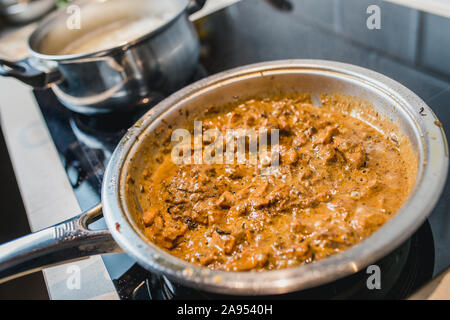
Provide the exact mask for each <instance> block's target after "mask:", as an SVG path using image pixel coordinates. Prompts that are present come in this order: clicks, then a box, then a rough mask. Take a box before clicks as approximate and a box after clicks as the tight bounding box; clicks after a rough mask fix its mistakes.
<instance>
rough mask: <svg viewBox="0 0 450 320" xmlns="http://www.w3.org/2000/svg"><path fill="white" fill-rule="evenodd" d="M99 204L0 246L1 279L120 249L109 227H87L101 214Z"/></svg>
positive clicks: (116, 251)
mask: <svg viewBox="0 0 450 320" xmlns="http://www.w3.org/2000/svg"><path fill="white" fill-rule="evenodd" d="M101 215H102V206H101V204H99V205H98V206H96V207H94V208H92V209H90V210H88V211H86V212H84V213H82V214H80V215H78V216H76V217H74V218H72V219H69V220H66V221H64V222H61V223H59V224H56V225H54V226H52V227H49V228H46V229H43V230H41V231H37V232H34V233H31V234H29V235H26V236H24V237H22V238H19V239H16V240H12V241H10V242H7V243H5V244H3V245H1V246H0V283H3V282H6V281H8V280H11V279H14V278H17V277H20V276H23V275H26V274H29V273H32V272H35V271H39V270H42V269H44V268H47V267H50V266H55V265H58V264H62V263H67V262H69V261H75V260H80V259H82V258H85V257H88V256H91V255H96V254H103V253H120V252H123V251H122V250H121V249H120V247H119V246H118V245H117V244H116V242H115V241H114V239H113V238H112V236H111V233H110V232H109V231H108V230H90V229H89V228H88V225H89V224H90V223H91V222H93V221H95V220H96V219H98V218H100V217H101Z"/></svg>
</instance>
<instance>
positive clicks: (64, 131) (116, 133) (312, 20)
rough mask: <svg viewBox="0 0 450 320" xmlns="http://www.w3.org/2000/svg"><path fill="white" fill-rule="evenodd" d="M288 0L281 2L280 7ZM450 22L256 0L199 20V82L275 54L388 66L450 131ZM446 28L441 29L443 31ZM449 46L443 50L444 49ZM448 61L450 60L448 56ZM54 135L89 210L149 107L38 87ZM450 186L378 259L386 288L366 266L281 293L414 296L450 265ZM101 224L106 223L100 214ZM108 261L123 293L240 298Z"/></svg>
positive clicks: (396, 11)
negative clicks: (377, 19) (69, 99)
mask: <svg viewBox="0 0 450 320" xmlns="http://www.w3.org/2000/svg"><path fill="white" fill-rule="evenodd" d="M369 2H370V3H369ZM280 3H281V5H280ZM374 3H376V4H378V5H379V6H380V8H381V13H382V17H383V18H382V19H383V20H382V21H383V22H382V29H380V30H369V29H367V28H366V25H365V23H366V19H367V14H366V8H367V7H368V6H369V5H370V4H374ZM439 23H440V24H443V25H440V26H438V28H437V29H438V30H439V29H443V30H445V29H446V27H447V29H448V28H450V20H445V19H444V20H442V19H441V18H439V17H436V16H433V15H428V14H424V13H422V12H419V11H416V10H413V9H408V8H404V7H400V6H396V5H392V4H388V3H385V2H381V1H365V0H346V1H333V2H332V4H330V2H326V3H325V2H324V1H312V0H298V1H281V2H280V1H259V0H246V1H243V2H240V3H237V4H234V5H232V6H230V7H228V8H226V9H223V10H221V11H218V12H216V13H214V14H212V15H210V16H208V17H206V18H202V19H201V20H200V21H197V22H196V26H197V29H198V32H199V34H200V37H201V39H202V57H201V65H199V67H198V69H197V72H196V74H195V76H194V77H193V78H192V81H195V80H198V79H200V78H202V77H204V76H206V75H207V74H213V73H216V72H219V71H223V70H226V69H229V68H232V67H235V66H239V65H245V64H249V63H255V62H260V61H267V60H275V59H288V58H297V59H328V60H336V61H342V62H347V63H353V64H357V65H360V66H363V67H366V68H370V69H373V70H375V71H378V72H381V73H384V74H385V75H387V76H389V77H392V78H393V79H395V80H397V81H399V82H401V83H403V84H404V85H406V86H407V87H409V88H410V89H411V90H413V91H415V92H416V93H417V94H418V95H419V96H420V97H421V98H422V99H424V100H425V102H426V103H427V104H428V105H429V106H430V107H431V108H432V109H433V110H434V111H435V113H436V114H437V115H438V117H439V118H440V119H441V122H442V124H443V126H444V129H446V130H447V132H449V130H450V109H449V108H446V107H447V106H446V104H447V101H448V100H449V99H450V62H449V61H450V59H447V60H445V62H444V61H442V63H444V65H443V66H435V65H433V64H432V63H430V62H428V60H429V56H433V54H435V55H436V54H440V53H436V52H438V51H439V50H441V46H442V45H444V46H445V45H448V46H449V49H450V41H449V42H448V43H447V44H446V43H443V42H442V41H440V42H439V43H437V44H436V43H435V42H433V41H434V40H433V38H432V37H431V36H430V37H429V36H428V35H429V34H433V33H431V31H430V30H429V29H430V28H436V24H439ZM437 32H438V31H437ZM449 51H450V50H449ZM439 52H440V51H439ZM445 63H446V64H447V65H446V64H445ZM35 96H36V100H37V103H38V104H39V106H40V108H41V110H42V114H43V116H44V119H45V121H46V122H47V125H48V127H49V131H50V134H51V136H52V138H53V140H54V143H55V145H56V148H57V150H58V152H59V154H60V157H61V161H62V163H63V165H64V166H65V168H66V172H67V176H68V178H69V180H70V182H71V184H72V187H73V190H74V193H75V196H76V198H77V199H78V202H79V204H80V206H81V208H82V209H83V210H86V209H88V208H90V207H92V206H94V205H96V204H97V203H98V202H99V201H100V188H101V183H102V178H103V172H104V169H105V166H106V164H107V162H108V160H109V158H110V156H111V154H112V152H113V150H114V148H115V146H116V145H117V143H118V142H119V140H120V138H121V137H122V136H123V135H124V134H125V132H126V130H127V128H128V127H129V126H131V125H132V124H133V123H134V122H135V121H136V120H137V119H138V118H139V117H140V116H141V115H142V114H143V113H144V112H145V111H146V110H147V109H148V108H151V107H152V106H153V105H154V104H156V103H157V102H158V101H160V100H161V99H162V98H163V97H162V96H159V95H155V97H152V99H151V102H150V103H149V104H148V106H147V108H142V110H141V111H138V112H134V113H129V114H112V115H105V116H96V117H93V116H90V117H87V116H83V115H78V114H75V113H73V112H71V111H69V110H67V109H65V108H64V107H63V106H62V105H61V104H60V103H59V102H58V101H57V99H56V97H55V96H54V94H53V93H52V92H51V91H50V90H44V91H35ZM449 194H450V184H449V183H448V182H447V186H446V190H445V191H444V195H443V196H442V198H441V200H440V202H439V203H438V205H437V207H436V209H435V210H434V212H433V213H432V214H431V216H430V218H429V219H428V220H427V222H426V223H425V224H424V225H423V226H422V227H421V228H420V229H419V230H418V231H417V232H416V233H415V234H414V236H412V237H411V238H410V239H409V240H408V241H407V242H405V243H404V244H403V245H402V246H401V247H399V248H398V249H397V250H395V251H394V252H393V253H391V254H390V255H388V256H386V257H385V258H383V259H382V260H380V261H378V262H377V263H376V264H377V265H378V266H380V269H381V270H382V288H381V290H368V289H367V285H366V279H367V277H368V275H367V273H366V272H365V270H361V271H360V272H358V273H356V274H355V275H352V276H350V277H347V278H344V279H341V280H339V281H336V282H334V283H331V284H328V285H325V286H321V287H318V288H314V289H309V290H305V291H302V292H297V293H293V294H288V295H282V296H277V297H278V298H280V297H282V298H288V299H297V298H326V299H329V298H337V299H339V298H369V299H370V298H373V299H377V298H394V299H400V298H405V297H407V296H408V295H409V294H411V293H412V292H413V291H414V290H416V289H417V288H418V287H419V286H420V285H422V284H423V283H424V282H425V281H427V280H429V279H431V277H432V276H433V275H436V274H437V273H438V272H440V271H442V270H443V269H444V268H445V267H447V266H449V265H450V251H449V246H448V244H449V243H450V234H449V233H450V232H449V230H448V224H449V223H448V222H449V220H448V217H449V208H450V196H449ZM96 223H97V224H98V227H102V226H104V222H103V221H102V220H99V221H98V222H96ZM103 261H104V263H105V265H106V267H107V269H108V272H109V274H110V276H111V279H113V282H114V284H115V286H116V289H117V291H118V293H119V296H120V297H121V298H122V299H179V298H181V299H196V298H197V299H211V298H218V297H220V298H230V297H229V296H227V297H224V296H220V295H215V294H210V293H206V292H201V291H198V290H193V289H189V288H186V287H182V286H179V285H176V284H173V283H171V282H170V281H168V280H167V279H166V278H164V277H161V276H158V275H154V274H150V273H149V272H147V271H145V270H144V269H142V268H141V267H139V266H138V265H137V264H135V262H134V261H133V260H131V259H130V258H129V257H128V256H126V255H124V254H120V255H105V256H103Z"/></svg>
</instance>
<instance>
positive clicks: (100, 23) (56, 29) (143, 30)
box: [0, 0, 205, 114]
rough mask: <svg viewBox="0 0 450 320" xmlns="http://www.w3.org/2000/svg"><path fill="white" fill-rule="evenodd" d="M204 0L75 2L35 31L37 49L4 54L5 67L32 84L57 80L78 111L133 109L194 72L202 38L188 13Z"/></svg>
mask: <svg viewBox="0 0 450 320" xmlns="http://www.w3.org/2000/svg"><path fill="white" fill-rule="evenodd" d="M204 2H205V1H204V0H197V1H190V2H189V1H187V0H169V1H156V0H130V1H121V0H106V1H103V0H95V1H86V0H85V1H75V2H72V3H71V4H70V5H69V6H68V7H67V8H62V9H60V10H57V11H56V12H54V13H52V14H50V15H49V16H48V17H46V18H45V19H44V20H43V21H42V22H41V23H40V25H39V26H38V27H37V29H36V30H35V31H34V32H33V33H32V34H31V36H30V38H29V41H28V46H29V50H30V53H31V57H30V58H28V59H26V60H23V61H18V62H11V61H5V60H0V74H2V75H4V76H12V77H15V78H17V79H19V80H21V81H23V82H25V83H28V84H30V85H31V86H33V87H38V88H42V87H48V86H51V87H52V89H53V91H54V93H55V94H56V96H57V97H58V99H59V100H60V101H61V102H62V103H63V104H64V105H65V106H66V107H68V108H69V109H71V110H73V111H76V112H80V113H84V114H99V113H108V112H112V111H129V110H130V109H131V108H135V107H139V106H141V105H145V104H146V103H148V102H149V99H151V98H152V97H153V96H155V95H158V93H161V94H164V95H167V93H168V92H173V91H174V90H177V89H179V88H181V87H182V86H184V85H185V83H186V81H187V80H188V79H189V78H190V77H191V76H192V75H193V72H194V71H195V68H196V65H197V61H198V55H199V41H198V38H197V34H196V32H195V30H194V27H193V25H192V23H191V22H190V21H189V14H190V13H193V12H195V11H197V10H199V9H200V8H201V7H202V5H203V4H204ZM103 34H105V35H109V36H110V39H109V42H108V41H106V40H105V39H103V41H102V39H99V36H101V35H103ZM124 34H125V35H127V37H125V36H124ZM86 42H90V43H91V46H90V47H89V46H85V47H83V49H84V50H81V51H80V50H78V51H71V50H67V48H69V47H70V46H73V45H74V43H81V44H83V43H86ZM96 45H98V47H96Z"/></svg>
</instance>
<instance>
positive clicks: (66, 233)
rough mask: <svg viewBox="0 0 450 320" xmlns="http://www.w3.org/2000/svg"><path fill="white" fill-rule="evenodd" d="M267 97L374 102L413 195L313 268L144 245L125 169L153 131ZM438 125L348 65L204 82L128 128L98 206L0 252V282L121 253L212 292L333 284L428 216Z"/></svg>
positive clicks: (403, 94) (444, 164)
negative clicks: (201, 262)
mask: <svg viewBox="0 0 450 320" xmlns="http://www.w3.org/2000/svg"><path fill="white" fill-rule="evenodd" d="M271 92H274V93H280V92H283V93H291V92H297V93H298V92H308V93H311V95H312V98H313V101H314V99H318V96H319V95H320V94H321V93H335V92H338V93H345V94H349V95H352V96H357V97H360V98H362V99H363V100H365V101H368V102H370V103H372V104H373V106H374V108H375V110H376V111H377V112H379V113H380V114H381V115H382V116H384V117H386V118H388V119H393V121H394V122H396V123H397V124H398V126H399V128H400V130H401V131H402V132H403V133H404V134H405V135H406V136H407V137H408V138H409V139H410V141H411V144H412V146H413V149H414V151H415V153H416V155H417V159H418V163H419V168H418V173H417V179H416V182H415V185H414V188H413V190H412V192H411V194H410V196H409V198H408V199H407V200H406V202H405V203H404V204H403V206H402V207H401V208H400V210H399V211H398V212H397V213H396V214H395V215H394V216H393V217H392V218H391V219H390V220H389V221H388V222H387V223H386V224H385V225H384V226H382V227H381V228H380V229H378V231H376V232H375V233H374V234H373V235H371V236H370V237H368V238H367V239H365V240H364V241H362V242H360V243H359V244H357V245H355V246H353V247H351V248H350V249H348V250H346V251H344V252H342V253H338V254H336V255H333V256H330V257H328V258H325V259H323V260H320V261H317V262H314V263H311V264H307V265H301V266H298V267H292V268H288V269H282V270H273V271H261V272H251V271H245V272H227V271H217V270H211V269H208V268H206V267H200V266H197V265H193V264H190V263H188V262H186V261H183V260H181V259H178V258H176V257H174V256H172V255H170V254H169V253H168V252H166V251H164V250H162V249H160V248H158V247H157V246H156V245H154V244H153V243H150V242H149V241H148V240H146V238H145V236H144V235H143V233H142V230H141V228H140V226H139V223H138V222H137V221H138V220H137V219H136V216H135V215H136V212H135V211H133V210H129V208H128V206H129V204H128V203H129V202H128V201H127V198H126V196H125V195H126V194H125V185H126V179H127V176H128V175H129V174H130V172H132V171H130V170H131V168H132V167H133V166H136V165H139V158H140V155H142V154H143V151H144V150H145V149H147V150H148V146H147V145H146V141H148V140H147V139H149V137H150V136H151V135H152V133H154V132H157V131H155V130H157V129H159V128H163V127H165V126H166V125H167V124H170V123H174V121H176V120H177V119H179V117H180V111H183V112H181V113H183V114H184V111H191V112H192V111H193V110H196V109H198V108H206V107H207V106H210V105H211V104H215V105H221V104H222V103H226V102H229V101H232V100H233V99H235V97H236V96H237V97H239V98H242V99H245V98H248V97H251V96H254V95H258V94H263V93H271ZM316 101H317V100H316ZM393 106H395V108H393ZM422 111H424V112H422ZM424 113H425V114H426V116H423V114H424ZM437 121H438V120H437V118H436V116H435V115H434V113H433V111H432V110H431V109H430V108H429V107H428V106H427V105H426V104H425V103H424V102H423V101H422V100H421V99H420V98H419V97H417V96H416V95H415V94H414V93H413V92H411V91H410V90H408V89H407V88H405V87H404V86H402V85H401V84H399V83H397V82H395V81H393V80H391V79H389V78H387V77H385V76H383V75H381V74H379V73H376V72H373V71H370V70H367V69H364V68H361V67H356V66H353V65H349V64H343V63H337V62H330V61H321V60H285V61H274V62H266V63H260V64H255V65H250V66H245V67H241V68H237V69H233V70H230V71H226V72H223V73H220V74H217V75H214V76H211V77H208V78H206V79H203V80H200V81H198V82H196V83H194V84H192V85H190V86H188V87H186V88H184V89H182V90H180V91H178V92H176V93H175V94H173V95H171V96H170V97H168V98H167V99H165V100H164V101H162V102H161V103H159V104H158V105H157V106H156V107H154V108H153V109H152V110H150V111H148V112H147V113H146V115H144V116H143V117H142V118H141V120H139V121H138V122H137V123H136V124H135V125H134V126H133V127H131V128H130V130H129V131H128V133H127V134H126V135H125V136H124V138H123V139H122V141H121V142H120V144H119V145H118V146H117V148H116V150H115V151H114V154H113V155H112V158H111V160H110V163H109V165H108V167H107V169H106V172H105V175H104V179H103V187H102V204H101V206H100V205H99V206H98V207H96V208H94V209H92V210H90V211H89V212H87V213H84V214H82V215H81V216H78V217H75V218H74V219H72V220H70V221H67V222H64V223H62V224H60V225H57V226H54V227H50V228H48V229H45V230H43V231H39V232H37V233H34V234H31V235H29V236H26V237H24V238H21V239H18V240H15V241H12V242H9V243H7V244H4V245H3V246H0V279H2V280H1V281H5V280H8V279H11V278H14V277H16V276H18V274H24V273H27V272H30V270H31V271H34V270H38V269H41V268H42V267H43V266H44V267H45V266H48V265H53V264H55V263H57V262H60V261H61V260H64V261H69V260H73V259H76V258H80V257H82V256H88V255H92V254H99V253H106V252H117V251H118V250H120V249H119V247H120V248H122V249H123V250H124V251H125V252H126V253H127V254H128V255H130V256H131V257H132V258H134V259H136V261H137V262H138V263H139V264H140V265H142V266H143V267H145V268H147V269H148V270H150V271H153V272H158V273H162V274H164V275H166V276H167V277H169V278H170V279H172V280H174V281H176V282H179V283H183V284H186V285H188V286H192V287H197V288H201V289H203V290H207V291H213V292H220V293H227V294H235V295H236V294H246V295H249V294H250V295H262V294H279V293H286V292H291V291H295V290H301V289H305V288H309V287H312V286H317V285H320V284H324V283H327V282H330V281H333V280H336V279H339V278H341V277H343V276H346V275H349V274H352V273H355V272H357V271H358V270H361V268H364V267H365V266H367V265H369V264H370V263H372V262H374V261H376V260H377V259H379V258H381V257H383V256H385V255H386V254H388V253H389V252H391V251H392V250H394V249H395V248H396V247H398V246H399V245H400V244H402V243H403V242H404V241H405V240H406V239H408V238H409V237H410V236H411V235H412V234H413V232H414V231H415V230H417V228H418V227H419V226H420V225H421V224H422V223H423V221H424V220H425V219H426V217H427V216H428V214H429V213H430V212H431V210H432V209H433V207H434V205H435V204H436V202H437V200H438V199H439V197H440V194H441V192H442V190H443V187H444V184H445V179H446V176H447V170H448V146H447V141H446V137H445V133H444V131H443V129H442V127H441V126H439V125H436V123H438V122H437ZM128 200H129V199H128ZM102 211H103V216H104V217H105V220H106V223H107V226H108V229H109V231H108V230H101V231H98V230H97V231H90V230H89V229H88V227H87V224H88V222H89V221H90V220H92V219H93V218H94V217H95V216H99V215H100V214H101V212H102ZM114 241H115V242H116V243H117V244H118V246H117V245H116V244H115V242H114Z"/></svg>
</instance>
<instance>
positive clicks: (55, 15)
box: [27, 0, 189, 61]
mask: <svg viewBox="0 0 450 320" xmlns="http://www.w3.org/2000/svg"><path fill="white" fill-rule="evenodd" d="M108 1H111V0H95V1H94V2H97V3H103V2H108ZM177 1H179V0H177ZM182 1H185V0H182ZM90 4H93V1H92V0H75V1H73V2H70V4H69V5H77V6H80V7H82V6H84V5H90ZM188 4H189V2H188V1H185V4H184V5H182V6H180V9H179V11H178V12H176V13H174V15H173V16H172V17H171V18H170V19H169V20H167V21H166V23H164V24H163V25H161V26H159V27H158V28H156V29H154V30H152V31H151V32H148V33H146V34H144V35H142V36H140V37H138V38H135V39H133V40H130V41H127V42H126V43H123V44H121V45H118V46H114V47H110V48H107V49H102V50H96V51H91V52H86V53H77V54H54V55H53V54H45V53H40V52H38V51H37V50H35V49H33V45H32V43H33V41H35V38H36V37H38V36H39V34H40V33H41V32H42V29H43V28H45V27H46V26H47V25H48V24H49V23H51V22H53V21H55V20H56V19H61V17H62V16H63V15H66V12H65V9H66V7H62V8H59V9H57V10H55V11H54V12H52V13H51V14H49V15H48V16H47V17H45V18H44V19H43V20H42V21H41V22H40V23H39V24H38V26H37V27H36V29H35V30H34V31H33V32H32V33H31V35H30V36H29V37H28V41H27V48H28V51H29V52H30V53H31V54H32V55H33V57H35V58H39V59H42V60H47V61H73V60H81V59H89V58H94V57H95V58H97V57H103V56H109V55H114V54H115V53H121V52H124V51H126V50H128V48H130V47H133V46H135V45H138V44H140V43H142V42H144V41H146V40H148V39H150V38H152V37H154V36H156V35H158V34H160V33H161V32H163V31H164V30H166V29H167V28H168V27H170V26H171V25H172V24H173V23H175V21H176V20H178V18H179V17H180V16H181V15H183V14H184V12H185V11H186V8H187V6H188Z"/></svg>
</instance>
